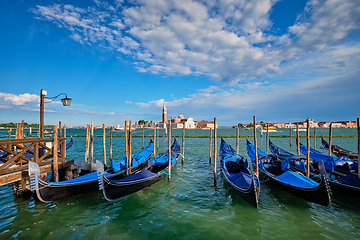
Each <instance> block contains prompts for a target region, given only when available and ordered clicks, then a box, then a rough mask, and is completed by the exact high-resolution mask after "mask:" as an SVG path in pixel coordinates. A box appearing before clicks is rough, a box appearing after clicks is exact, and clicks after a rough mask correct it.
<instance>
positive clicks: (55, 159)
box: [53, 125, 59, 182]
mask: <svg viewBox="0 0 360 240" xmlns="http://www.w3.org/2000/svg"><path fill="white" fill-rule="evenodd" d="M57 149H58V134H57V126H56V125H55V126H54V142H53V172H54V182H58V181H59V172H58V169H59V166H58V151H57Z"/></svg>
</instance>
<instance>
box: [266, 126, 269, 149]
mask: <svg viewBox="0 0 360 240" xmlns="http://www.w3.org/2000/svg"><path fill="white" fill-rule="evenodd" d="M266 153H269V124H268V123H267V124H266Z"/></svg>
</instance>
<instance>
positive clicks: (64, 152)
mask: <svg viewBox="0 0 360 240" xmlns="http://www.w3.org/2000/svg"><path fill="white" fill-rule="evenodd" d="M64 138H65V143H64V145H65V146H64V151H63V154H64V161H65V160H66V125H65V124H64Z"/></svg>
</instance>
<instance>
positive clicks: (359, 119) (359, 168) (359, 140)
mask: <svg viewBox="0 0 360 240" xmlns="http://www.w3.org/2000/svg"><path fill="white" fill-rule="evenodd" d="M357 130H358V177H359V178H360V164H359V161H360V118H357Z"/></svg>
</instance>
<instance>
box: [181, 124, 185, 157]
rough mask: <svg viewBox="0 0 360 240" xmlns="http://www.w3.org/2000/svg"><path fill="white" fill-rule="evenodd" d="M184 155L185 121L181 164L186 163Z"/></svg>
mask: <svg viewBox="0 0 360 240" xmlns="http://www.w3.org/2000/svg"><path fill="white" fill-rule="evenodd" d="M184 155H185V123H184V124H183V135H182V160H181V164H184Z"/></svg>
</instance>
